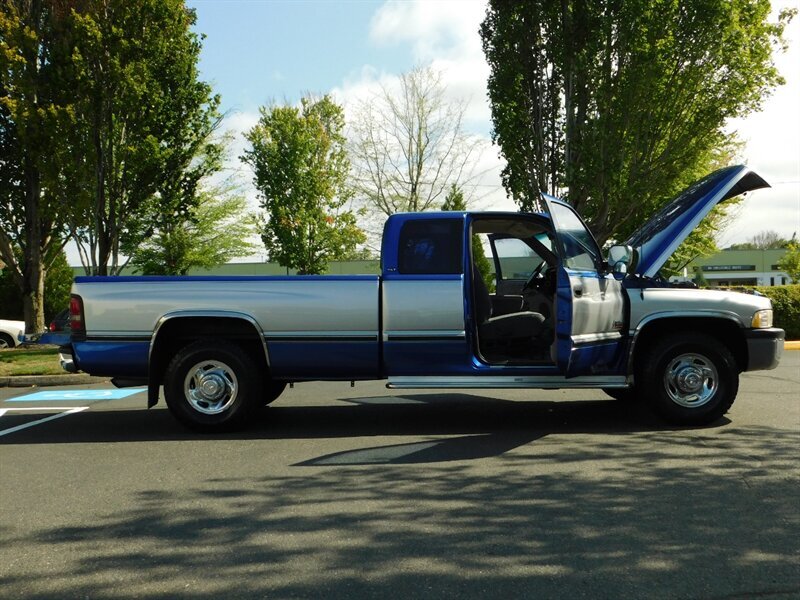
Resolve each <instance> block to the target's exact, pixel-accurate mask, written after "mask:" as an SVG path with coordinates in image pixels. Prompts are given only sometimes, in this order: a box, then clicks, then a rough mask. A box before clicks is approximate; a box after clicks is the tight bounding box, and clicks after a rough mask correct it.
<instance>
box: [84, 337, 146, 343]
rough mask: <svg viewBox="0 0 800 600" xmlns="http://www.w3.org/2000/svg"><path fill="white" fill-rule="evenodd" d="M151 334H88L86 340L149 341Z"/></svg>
mask: <svg viewBox="0 0 800 600" xmlns="http://www.w3.org/2000/svg"><path fill="white" fill-rule="evenodd" d="M152 337H153V336H151V335H87V336H86V337H85V338H84V339H83V340H82V341H84V342H149V341H151V340H152Z"/></svg>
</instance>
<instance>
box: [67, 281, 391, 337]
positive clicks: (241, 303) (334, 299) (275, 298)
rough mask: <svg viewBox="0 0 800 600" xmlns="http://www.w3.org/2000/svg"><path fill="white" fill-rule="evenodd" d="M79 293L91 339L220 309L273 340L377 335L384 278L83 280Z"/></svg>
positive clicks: (135, 333) (131, 333) (146, 332)
mask: <svg viewBox="0 0 800 600" xmlns="http://www.w3.org/2000/svg"><path fill="white" fill-rule="evenodd" d="M73 293H74V294H78V295H80V296H81V297H82V298H83V305H84V310H85V323H86V335H87V337H90V338H91V337H139V336H141V337H148V338H149V337H151V336H152V334H153V331H154V330H155V329H156V327H157V325H158V323H159V321H160V320H161V319H162V317H164V316H165V315H169V316H170V318H177V317H179V316H181V314H182V313H184V314H185V315H186V316H192V315H198V314H209V315H212V314H213V313H215V312H226V313H231V312H233V313H240V314H242V315H247V316H249V317H250V319H251V320H252V321H251V322H255V323H257V324H258V326H259V328H260V330H261V333H262V334H263V335H265V336H267V337H269V336H271V335H274V336H308V335H310V334H314V335H325V336H327V335H330V336H342V335H350V336H353V335H364V336H372V337H377V335H378V311H377V307H378V294H379V280H378V278H377V277H375V278H374V279H373V278H369V279H347V280H337V279H322V278H320V279H314V280H310V279H300V278H298V279H295V280H286V279H276V280H268V279H253V280H252V281H248V280H237V281H227V280H220V281H214V280H202V281H193V280H191V279H189V280H185V281H180V280H166V281H152V280H145V281H141V282H139V281H120V282H96V283H95V282H88V283H87V282H80V283H75V284H74V286H73ZM178 307H179V308H178Z"/></svg>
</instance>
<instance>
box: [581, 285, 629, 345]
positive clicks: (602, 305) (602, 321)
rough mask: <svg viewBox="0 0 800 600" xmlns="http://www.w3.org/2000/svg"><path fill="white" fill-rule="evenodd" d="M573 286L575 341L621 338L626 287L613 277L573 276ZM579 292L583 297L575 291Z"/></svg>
mask: <svg viewBox="0 0 800 600" xmlns="http://www.w3.org/2000/svg"><path fill="white" fill-rule="evenodd" d="M570 284H571V286H572V291H573V293H572V339H573V341H575V342H576V343H580V340H584V341H590V340H599V339H605V338H608V337H609V336H611V337H619V333H618V332H619V330H620V329H622V323H623V322H624V319H625V299H624V293H625V292H624V291H623V290H622V284H621V282H620V281H617V280H616V279H615V278H614V276H613V275H611V274H609V275H606V276H605V277H600V278H598V276H597V274H594V275H592V276H581V275H580V274H579V273H572V274H570ZM576 288H579V289H580V290H581V292H580V294H576V293H575V290H576Z"/></svg>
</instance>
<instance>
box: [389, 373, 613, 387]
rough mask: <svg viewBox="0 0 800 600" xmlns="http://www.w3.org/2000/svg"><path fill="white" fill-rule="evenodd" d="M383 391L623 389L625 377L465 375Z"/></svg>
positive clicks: (410, 380) (405, 380) (397, 383)
mask: <svg viewBox="0 0 800 600" xmlns="http://www.w3.org/2000/svg"><path fill="white" fill-rule="evenodd" d="M386 387H389V388H397V389H410V388H439V389H441V388H539V389H559V388H601V387H604V388H605V387H607V388H626V387H628V383H627V378H626V377H625V375H604V376H597V377H593V376H581V377H571V378H569V379H567V378H566V377H563V376H561V375H546V376H535V375H530V376H526V377H517V376H513V375H512V376H489V377H482V376H479V375H474V376H473V375H465V376H454V377H440V376H435V377H415V376H402V377H389V383H387V384H386Z"/></svg>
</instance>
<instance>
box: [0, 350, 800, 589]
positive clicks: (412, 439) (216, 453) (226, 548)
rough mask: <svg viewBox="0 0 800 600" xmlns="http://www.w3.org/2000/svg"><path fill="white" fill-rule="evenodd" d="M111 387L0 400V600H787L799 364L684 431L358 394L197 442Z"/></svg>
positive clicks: (313, 394)
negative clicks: (715, 417)
mask: <svg viewBox="0 0 800 600" xmlns="http://www.w3.org/2000/svg"><path fill="white" fill-rule="evenodd" d="M111 390H112V388H111V387H110V386H109V385H103V386H97V385H95V386H90V387H88V388H85V387H84V388H80V387H71V388H62V389H58V388H42V389H19V388H0V597H4V598H6V597H7V598H130V597H139V598H176V597H193V598H223V597H236V598H239V597H259V598H260V597H275V598H287V597H307V598H323V597H324V598H345V597H346V598H361V597H363V598H378V597H381V598H383V597H403V598H441V597H458V598H464V597H475V598H478V597H493V598H533V597H537V598H581V597H586V598H622V597H627V598H642V597H652V598H709V599H712V598H713V599H717V598H718V599H722V598H726V599H733V598H754V597H758V598H794V597H798V596H800V556H799V555H798V554H799V551H800V542H799V541H798V540H800V527H798V521H800V486H798V483H799V482H800V465H799V463H798V454H799V453H800V452H799V451H798V448H800V400H799V398H800V352H787V353H785V354H784V358H783V361H782V363H781V366H780V367H779V368H778V369H777V370H775V371H766V372H755V373H750V374H744V375H743V376H742V381H741V389H740V392H739V398H738V400H737V402H736V403H735V404H734V406H733V409H732V411H731V412H730V413H729V415H728V418H727V419H724V420H723V421H721V422H719V423H717V424H715V425H714V426H711V427H706V428H696V429H674V428H670V427H665V426H664V425H663V424H661V423H659V422H658V421H657V420H655V419H654V418H653V417H651V416H650V415H649V414H648V413H647V412H645V411H641V410H638V411H637V410H631V409H629V408H627V407H626V406H625V405H623V404H620V403H617V402H616V401H613V400H610V399H606V398H605V397H604V395H603V394H602V393H601V392H599V391H572V392H570V391H563V390H557V391H542V390H533V391H492V392H488V393H487V392H484V391H464V392H460V391H454V392H440V391H437V392H428V391H424V390H420V391H412V392H409V391H402V392H401V391H392V390H387V389H385V387H384V386H383V384H382V383H380V382H375V383H359V384H357V385H356V386H355V387H354V388H351V387H350V385H349V383H307V384H298V385H297V386H295V388H294V389H291V390H287V391H286V393H285V395H284V396H282V397H281V398H280V399H279V400H278V401H277V402H276V403H275V404H274V405H272V406H270V407H269V408H266V409H264V410H263V411H262V413H260V415H259V418H258V419H257V421H256V422H254V423H253V424H252V427H251V428H250V429H249V430H248V431H246V432H244V433H239V434H230V435H215V436H202V435H198V434H193V433H190V432H187V431H186V430H184V429H182V428H181V427H180V426H179V425H178V424H177V422H176V421H174V420H173V419H172V418H171V417H170V415H169V413H168V412H167V411H166V409H165V408H164V405H163V402H162V403H160V404H159V405H158V407H157V408H155V409H151V410H149V411H148V410H146V409H145V394H144V393H142V392H139V391H133V393H131V394H130V395H127V396H125V397H119V398H117V397H114V396H113V393H112V391H111ZM126 391H128V392H130V391H131V390H126ZM42 393H44V394H42ZM32 394H37V395H36V396H34V397H31V395H32ZM23 397H24V398H23Z"/></svg>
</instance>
